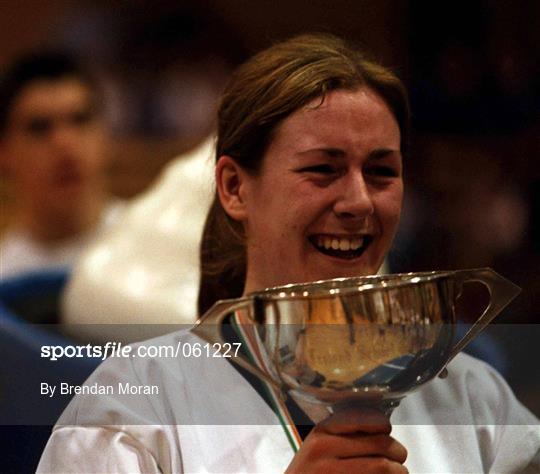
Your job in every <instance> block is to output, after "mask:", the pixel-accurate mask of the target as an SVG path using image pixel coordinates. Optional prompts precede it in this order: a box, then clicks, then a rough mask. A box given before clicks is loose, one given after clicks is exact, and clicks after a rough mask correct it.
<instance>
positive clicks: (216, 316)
mask: <svg viewBox="0 0 540 474" xmlns="http://www.w3.org/2000/svg"><path fill="white" fill-rule="evenodd" d="M252 304H253V298H236V299H230V300H219V301H217V302H216V303H214V305H213V306H212V307H211V308H210V309H209V310H208V311H207V312H206V313H205V314H204V315H203V316H202V318H201V319H199V321H197V323H195V326H193V327H192V328H191V329H190V331H191V332H192V333H194V334H195V335H197V336H198V337H200V338H201V339H204V340H205V341H206V342H209V343H210V344H218V347H219V348H220V350H221V348H224V347H227V346H225V343H228V341H226V340H225V339H224V338H223V335H222V333H221V325H222V324H223V320H224V319H225V317H226V316H228V315H229V314H231V313H233V312H234V311H237V310H239V309H244V308H249V307H250V306H251V305H252ZM231 358H232V359H233V361H234V363H235V364H238V365H239V366H240V367H242V368H244V369H246V370H247V371H248V372H250V373H251V374H253V375H255V377H258V378H260V379H262V380H263V381H265V382H268V383H270V384H271V385H272V386H274V387H275V388H277V389H278V390H281V389H282V388H283V387H282V386H281V385H280V384H279V383H278V382H276V381H275V380H274V379H273V378H272V377H270V375H268V374H267V373H266V372H264V371H263V370H261V369H260V368H258V367H257V366H255V365H253V364H252V363H251V362H249V361H248V360H247V359H246V358H245V357H244V356H243V355H235V356H233V357H231Z"/></svg>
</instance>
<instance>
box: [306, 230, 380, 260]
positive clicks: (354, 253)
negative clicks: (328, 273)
mask: <svg viewBox="0 0 540 474" xmlns="http://www.w3.org/2000/svg"><path fill="white" fill-rule="evenodd" d="M372 240H373V237H372V236H370V235H362V236H351V237H344V236H338V235H330V234H317V235H312V236H310V237H309V241H310V242H311V244H312V245H313V246H314V247H315V248H316V249H317V250H318V251H319V252H321V253H322V254H324V255H328V256H330V257H337V258H342V259H344V260H352V259H353V258H358V257H360V255H362V254H363V253H364V251H365V250H366V248H367V247H368V246H369V244H370V243H371V241H372Z"/></svg>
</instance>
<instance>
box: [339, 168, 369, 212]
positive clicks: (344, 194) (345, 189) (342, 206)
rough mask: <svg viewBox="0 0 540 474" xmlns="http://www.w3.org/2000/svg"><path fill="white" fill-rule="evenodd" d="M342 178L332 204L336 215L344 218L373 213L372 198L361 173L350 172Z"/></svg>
mask: <svg viewBox="0 0 540 474" xmlns="http://www.w3.org/2000/svg"><path fill="white" fill-rule="evenodd" d="M344 178H345V179H343V181H342V183H341V184H342V189H341V190H340V194H339V196H338V198H337V199H336V201H335V204H334V212H335V213H336V215H337V216H338V217H344V218H355V217H357V218H365V217H367V216H369V215H371V214H373V212H374V207H373V199H372V195H371V192H370V190H369V187H368V185H367V183H366V181H365V179H364V175H363V173H362V172H361V171H358V172H355V173H350V174H348V175H346V176H345V177H344Z"/></svg>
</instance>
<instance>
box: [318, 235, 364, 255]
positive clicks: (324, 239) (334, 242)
mask: <svg viewBox="0 0 540 474" xmlns="http://www.w3.org/2000/svg"><path fill="white" fill-rule="evenodd" d="M363 245H364V239H363V238H362V237H360V238H344V237H328V236H323V235H319V236H318V237H317V247H319V248H322V249H325V250H330V249H332V250H343V251H347V250H353V251H354V250H358V249H359V248H360V247H362V246H363Z"/></svg>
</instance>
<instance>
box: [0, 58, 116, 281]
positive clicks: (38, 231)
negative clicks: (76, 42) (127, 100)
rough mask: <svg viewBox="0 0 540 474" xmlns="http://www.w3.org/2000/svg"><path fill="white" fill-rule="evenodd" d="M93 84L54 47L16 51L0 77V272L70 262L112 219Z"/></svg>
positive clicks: (99, 111)
mask: <svg viewBox="0 0 540 474" xmlns="http://www.w3.org/2000/svg"><path fill="white" fill-rule="evenodd" d="M101 105H102V104H101V103H100V96H99V93H98V91H97V86H96V84H95V83H94V81H93V79H92V78H91V77H90V75H89V74H88V73H87V72H86V71H85V70H83V68H82V67H81V66H80V65H79V64H77V63H76V62H75V61H74V60H72V59H71V58H70V57H68V56H66V55H64V54H61V53H57V52H43V53H30V54H27V55H25V56H22V57H20V58H19V59H18V60H16V61H15V62H14V63H13V64H12V65H11V66H10V67H9V68H7V70H6V71H5V72H4V74H3V76H2V78H1V81H0V165H1V167H2V170H3V172H5V173H6V175H7V177H8V180H9V184H11V185H12V187H13V196H14V200H15V209H14V212H13V219H12V220H11V222H10V223H9V224H8V227H7V229H6V232H5V233H4V235H3V236H2V238H1V240H0V278H1V279H5V278H6V277H12V276H15V275H17V274H22V273H26V272H31V271H38V270H43V269H52V268H66V267H68V268H69V267H70V266H71V265H72V264H73V263H74V262H75V260H76V259H77V257H78V256H79V254H80V252H81V250H82V249H83V248H84V247H85V246H86V245H87V244H88V243H89V242H90V241H91V240H92V239H93V238H94V237H95V236H96V235H97V234H98V233H99V232H100V231H101V230H102V229H103V228H104V227H105V226H106V225H107V224H108V223H109V222H111V221H112V220H114V218H115V215H116V214H117V213H118V211H119V207H120V206H119V205H118V204H113V205H109V197H108V194H107V191H106V179H105V171H106V166H107V162H108V156H107V148H108V143H107V132H106V127H105V124H104V121H103V119H102V107H101Z"/></svg>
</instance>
